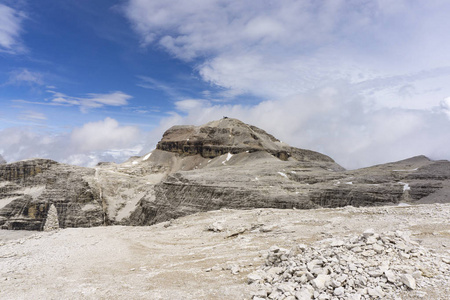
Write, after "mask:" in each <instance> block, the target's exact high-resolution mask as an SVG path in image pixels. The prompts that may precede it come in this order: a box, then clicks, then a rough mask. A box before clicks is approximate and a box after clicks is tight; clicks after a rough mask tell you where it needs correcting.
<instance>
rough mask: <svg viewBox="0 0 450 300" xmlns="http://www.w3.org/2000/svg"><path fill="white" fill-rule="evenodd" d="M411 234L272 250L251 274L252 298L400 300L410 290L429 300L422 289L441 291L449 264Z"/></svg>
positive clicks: (366, 235) (371, 233)
mask: <svg viewBox="0 0 450 300" xmlns="http://www.w3.org/2000/svg"><path fill="white" fill-rule="evenodd" d="M409 236H410V234H409V233H408V232H401V231H396V232H388V233H386V234H383V235H380V234H376V233H375V232H374V231H373V230H372V229H368V230H366V231H365V232H364V233H363V234H362V235H360V236H354V237H347V238H346V239H342V240H340V239H334V238H333V239H326V240H323V241H320V242H318V243H317V246H314V247H308V246H306V245H304V244H300V245H297V246H296V247H294V248H292V249H291V250H287V249H283V248H280V247H277V246H272V247H271V248H270V249H269V251H268V253H267V254H266V262H265V265H263V266H262V267H261V268H260V269H258V270H256V271H255V272H253V273H251V274H249V275H248V283H249V284H251V285H255V289H254V290H255V291H256V292H254V293H253V294H252V299H253V300H263V299H285V300H296V299H298V300H304V299H305V300H306V299H355V300H356V299H401V298H400V296H401V294H402V293H405V292H406V293H408V292H411V291H412V290H416V289H417V290H416V291H414V295H415V296H416V297H418V298H425V299H427V298H428V297H427V295H426V293H425V292H423V291H420V289H421V288H423V287H436V288H437V289H442V288H443V286H442V285H444V286H446V285H447V284H448V279H449V278H450V265H449V264H450V260H449V259H448V258H445V257H438V256H437V255H436V254H434V253H431V252H430V251H428V250H427V249H425V248H424V247H421V246H420V245H419V244H418V243H416V242H414V241H412V240H410V238H409Z"/></svg>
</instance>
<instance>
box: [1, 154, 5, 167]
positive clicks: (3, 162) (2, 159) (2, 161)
mask: <svg viewBox="0 0 450 300" xmlns="http://www.w3.org/2000/svg"><path fill="white" fill-rule="evenodd" d="M4 164H6V160H5V159H4V158H3V156H2V155H1V154H0V165H4Z"/></svg>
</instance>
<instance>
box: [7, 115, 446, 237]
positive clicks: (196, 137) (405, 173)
mask: <svg viewBox="0 0 450 300" xmlns="http://www.w3.org/2000/svg"><path fill="white" fill-rule="evenodd" d="M449 199H450V162H448V161H432V160H430V159H428V158H426V157H424V156H418V157H413V158H410V159H407V160H403V161H399V162H393V163H387V164H382V165H377V166H373V167H369V168H364V169H359V170H345V169H344V168H342V167H341V166H339V165H338V164H337V163H335V162H334V161H333V160H332V159H331V158H329V157H328V156H326V155H323V154H320V153H317V152H314V151H310V150H304V149H299V148H294V147H291V146H289V145H287V144H285V143H282V142H281V141H279V140H277V139H276V138H275V137H273V136H272V135H270V134H268V133H267V132H265V131H264V130H262V129H259V128H257V127H254V126H251V125H247V124H245V123H243V122H241V121H239V120H236V119H229V118H224V119H221V120H218V121H213V122H210V123H208V124H205V125H202V126H174V127H172V128H170V129H169V130H167V131H166V133H164V135H163V138H162V140H161V141H160V142H159V143H158V146H157V149H155V150H154V151H152V152H151V153H148V154H147V155H144V156H142V157H131V158H130V159H129V160H127V161H126V162H124V163H122V164H115V163H101V164H98V165H97V166H96V167H95V169H90V168H81V167H75V166H69V165H64V164H59V163H57V162H55V161H51V160H46V159H32V160H25V161H20V162H15V163H10V164H4V165H0V226H1V227H2V228H7V229H27V230H42V229H44V227H45V226H44V224H47V223H48V224H53V225H51V226H50V225H49V226H50V227H52V228H53V227H61V228H65V227H87V226H98V225H102V224H122V225H149V224H155V223H158V222H162V221H166V220H170V219H174V218H178V217H181V216H185V215H189V214H193V213H196V212H200V211H209V210H217V209H221V208H235V209H250V208H296V209H310V208H320V207H330V208H333V207H343V206H348V205H352V206H378V205H396V204H398V203H402V202H404V203H410V204H412V203H432V202H448V201H449ZM50 207H54V208H55V209H56V215H57V221H58V222H54V209H53V208H52V210H51V214H50V215H51V218H53V221H52V222H50V221H49V220H48V218H49V210H50ZM49 222H50V223H49Z"/></svg>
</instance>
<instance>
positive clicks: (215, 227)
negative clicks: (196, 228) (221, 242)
mask: <svg viewBox="0 0 450 300" xmlns="http://www.w3.org/2000/svg"><path fill="white" fill-rule="evenodd" d="M206 229H207V230H209V231H213V232H221V231H224V229H225V228H224V226H223V224H222V223H221V222H214V223H212V224H210V225H209V226H208V227H207V228H206Z"/></svg>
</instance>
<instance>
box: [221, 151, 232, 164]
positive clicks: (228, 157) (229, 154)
mask: <svg viewBox="0 0 450 300" xmlns="http://www.w3.org/2000/svg"><path fill="white" fill-rule="evenodd" d="M232 157H233V154H231V153H230V152H228V154H227V158H226V159H225V160H224V161H223V162H222V164H225V163H226V162H227V161H229V160H230V159H231V158H232Z"/></svg>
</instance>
